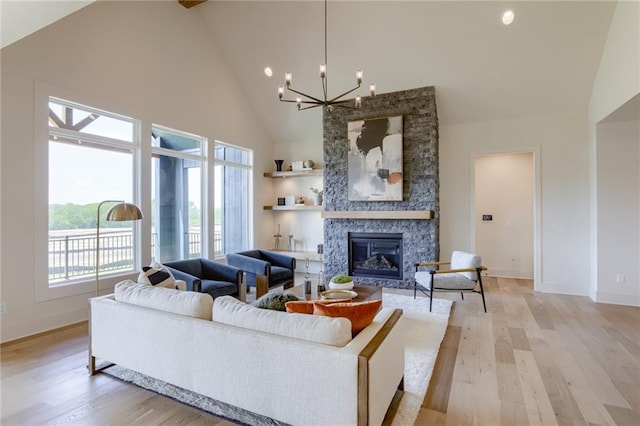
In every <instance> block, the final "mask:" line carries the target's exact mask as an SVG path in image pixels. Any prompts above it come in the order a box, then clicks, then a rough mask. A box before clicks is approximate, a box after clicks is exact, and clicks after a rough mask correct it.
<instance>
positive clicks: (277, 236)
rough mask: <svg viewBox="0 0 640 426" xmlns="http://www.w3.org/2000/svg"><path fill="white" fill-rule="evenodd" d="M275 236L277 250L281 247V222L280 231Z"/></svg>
mask: <svg viewBox="0 0 640 426" xmlns="http://www.w3.org/2000/svg"><path fill="white" fill-rule="evenodd" d="M273 238H274V239H275V246H274V249H275V250H279V249H280V238H282V234H281V233H280V224H278V232H276V233H275V235H274V236H273Z"/></svg>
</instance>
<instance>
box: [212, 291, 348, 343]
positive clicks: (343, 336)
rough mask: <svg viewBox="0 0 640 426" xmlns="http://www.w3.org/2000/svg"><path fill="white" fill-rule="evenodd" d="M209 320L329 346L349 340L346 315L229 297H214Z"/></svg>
mask: <svg viewBox="0 0 640 426" xmlns="http://www.w3.org/2000/svg"><path fill="white" fill-rule="evenodd" d="M213 321H215V322H219V323H223V324H228V325H233V326H236V327H242V328H248V329H252V330H257V331H262V332H265V333H271V334H276V335H279V336H286V337H293V338H296V339H302V340H307V341H310V342H315V343H322V344H325V345H331V346H344V345H346V344H347V343H349V341H351V323H350V322H349V320H347V319H346V318H327V317H322V316H316V315H301V314H288V313H286V312H280V311H272V310H268V309H259V308H256V307H254V306H251V305H248V304H246V303H244V302H241V301H239V300H237V299H234V298H233V297H231V296H223V297H218V298H217V299H215V300H214V302H213Z"/></svg>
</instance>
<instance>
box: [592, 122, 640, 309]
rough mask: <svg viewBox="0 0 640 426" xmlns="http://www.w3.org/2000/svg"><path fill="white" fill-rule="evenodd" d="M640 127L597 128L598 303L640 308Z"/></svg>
mask: <svg viewBox="0 0 640 426" xmlns="http://www.w3.org/2000/svg"><path fill="white" fill-rule="evenodd" d="M638 123H639V121H626V122H616V123H604V124H599V125H598V132H597V136H598V147H597V156H598V183H597V193H598V210H597V227H598V234H599V237H598V246H597V249H598V277H597V278H598V289H597V295H596V300H598V301H601V302H608V303H619V304H632V305H639V306H640V276H639V275H638V273H639V270H638V268H639V266H638V253H640V240H639V239H638V235H639V233H640V221H639V220H638V217H639V216H640V186H639V185H638V176H639V174H640V170H639V167H638V155H639V151H640V149H639V147H640V140H639V139H640V134H639V133H638ZM619 275H624V278H623V279H622V277H619ZM618 281H624V282H618Z"/></svg>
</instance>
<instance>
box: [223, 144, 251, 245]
mask: <svg viewBox="0 0 640 426" xmlns="http://www.w3.org/2000/svg"><path fill="white" fill-rule="evenodd" d="M214 153H215V154H214V169H215V173H214V182H215V186H214V191H213V192H214V206H215V212H214V226H215V230H214V235H215V243H214V248H215V255H216V257H220V256H224V255H225V254H227V253H233V252H236V251H241V250H247V249H248V248H249V247H250V245H251V196H250V194H251V193H252V188H251V181H252V166H253V153H252V151H250V150H246V149H242V148H238V147H234V146H231V145H227V144H224V143H222V142H218V141H216V142H215V143H214Z"/></svg>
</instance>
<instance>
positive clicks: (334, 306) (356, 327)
mask: <svg viewBox="0 0 640 426" xmlns="http://www.w3.org/2000/svg"><path fill="white" fill-rule="evenodd" d="M380 306H382V300H369V301H366V302H355V303H331V304H328V305H327V304H323V303H318V302H316V303H314V304H313V314H314V316H315V315H326V316H329V317H341V318H347V319H349V321H351V332H352V333H353V335H354V336H355V335H356V334H358V333H360V331H362V330H363V329H364V328H365V327H366V326H368V325H369V324H371V323H372V322H373V318H374V317H375V316H376V314H377V313H378V311H379V310H380Z"/></svg>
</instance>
